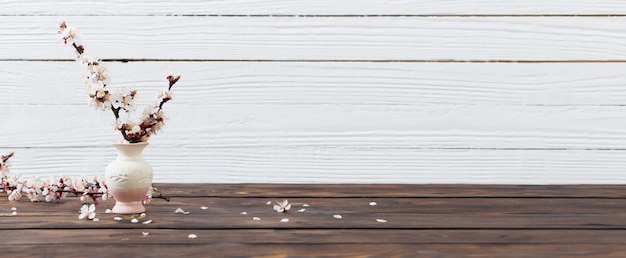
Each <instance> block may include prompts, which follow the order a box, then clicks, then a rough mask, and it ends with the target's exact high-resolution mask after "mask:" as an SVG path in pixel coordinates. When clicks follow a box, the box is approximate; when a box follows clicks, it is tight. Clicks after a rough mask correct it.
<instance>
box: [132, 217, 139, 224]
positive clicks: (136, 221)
mask: <svg viewBox="0 0 626 258" xmlns="http://www.w3.org/2000/svg"><path fill="white" fill-rule="evenodd" d="M130 223H139V220H138V219H135V218H133V219H131V220H130Z"/></svg>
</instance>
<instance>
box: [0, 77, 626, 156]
mask: <svg viewBox="0 0 626 258" xmlns="http://www.w3.org/2000/svg"><path fill="white" fill-rule="evenodd" d="M181 91H184V89H181ZM179 94H189V95H193V92H188V91H185V92H179ZM146 106H147V105H146ZM0 108H2V110H3V113H4V114H3V118H2V119H3V129H2V131H0V139H2V140H1V143H0V146H2V147H4V148H26V147H48V148H49V147H55V148H58V147H103V146H108V145H109V143H111V142H114V141H117V140H118V139H119V138H121V135H120V134H119V133H118V132H116V131H115V130H114V128H113V126H112V124H113V122H114V118H113V115H111V114H110V113H108V112H107V113H105V112H101V111H96V110H94V109H92V108H91V107H89V106H88V105H87V104H83V105H0ZM143 109H144V106H142V105H140V106H139V107H138V112H137V113H141V111H142V110H143ZM625 110H626V107H624V106H498V105H490V106H483V105H480V106H474V105H471V106H466V105H435V106H421V107H414V106H358V105H355V106H345V105H297V104H294V105H290V106H286V105H263V104H256V105H254V104H251V105H244V104H242V105H211V104H208V105H202V106H199V105H197V106H196V105H193V106H191V105H184V104H178V103H175V102H172V103H168V106H167V107H166V110H165V113H166V115H167V116H169V117H170V119H169V120H167V121H166V122H165V123H166V125H165V127H164V128H163V131H162V132H159V134H157V135H156V136H153V137H152V138H151V139H150V142H151V143H153V145H155V146H157V147H156V148H162V147H175V148H193V149H199V148H233V147H237V148H241V147H246V148H268V147H269V148H284V147H287V148H301V147H306V148H362V149H368V150H372V151H376V150H377V149H394V150H390V151H398V150H401V149H440V148H444V149H446V148H452V149H469V148H471V149H481V148H486V149H573V150H586V149H623V148H624V146H626V139H625V138H624V137H623V135H624V134H626V119H624V116H623V114H624V112H625ZM50 118H54V119H50ZM15 135H27V136H28V137H13V136H15ZM199 151H212V150H199Z"/></svg>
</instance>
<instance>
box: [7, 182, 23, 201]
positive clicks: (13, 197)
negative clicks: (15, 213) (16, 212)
mask: <svg viewBox="0 0 626 258" xmlns="http://www.w3.org/2000/svg"><path fill="white" fill-rule="evenodd" d="M23 187H24V185H23V184H17V186H16V187H15V189H13V191H11V194H9V197H8V198H9V201H19V200H20V199H21V198H22V189H23Z"/></svg>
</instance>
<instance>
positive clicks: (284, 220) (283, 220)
mask: <svg viewBox="0 0 626 258" xmlns="http://www.w3.org/2000/svg"><path fill="white" fill-rule="evenodd" d="M280 222H289V219H288V218H284V219H281V220H280Z"/></svg>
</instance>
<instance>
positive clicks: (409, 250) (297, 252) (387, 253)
mask: <svg viewBox="0 0 626 258" xmlns="http://www.w3.org/2000/svg"><path fill="white" fill-rule="evenodd" d="M188 240H189V243H193V239H188ZM84 246H85V244H71V243H70V244H67V243H66V244H60V245H55V246H51V245H42V246H37V249H32V247H31V246H12V247H11V248H6V249H8V250H7V251H6V252H5V254H6V255H8V256H11V257H32V256H33V255H43V254H46V255H63V254H67V250H74V249H79V248H84ZM139 247H141V248H144V249H146V250H147V251H144V252H142V253H138V252H137V250H138V246H136V245H107V244H99V245H94V246H93V247H90V248H89V251H90V252H93V254H91V253H90V255H89V256H90V257H110V256H118V257H119V256H134V257H142V256H143V257H152V256H154V255H157V256H158V255H161V254H163V253H171V254H175V255H179V256H189V257H197V256H204V255H207V253H209V254H220V255H221V256H229V257H230V256H233V257H234V256H249V255H251V254H254V256H255V257H292V256H327V255H329V254H332V256H334V257H372V256H376V257H414V256H419V257H460V256H481V257H507V256H514V257H590V256H593V257H623V256H625V255H626V247H625V246H624V245H623V244H613V245H612V244H608V245H593V244H552V245H551V244H547V245H500V244H494V245H477V244H458V245H457V244H455V245H449V244H443V245H437V244H432V245H429V244H427V245H419V244H274V245H255V244H247V245H244V244H209V245H193V244H186V245H167V246H157V245H141V246H139Z"/></svg>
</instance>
